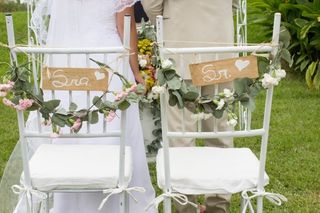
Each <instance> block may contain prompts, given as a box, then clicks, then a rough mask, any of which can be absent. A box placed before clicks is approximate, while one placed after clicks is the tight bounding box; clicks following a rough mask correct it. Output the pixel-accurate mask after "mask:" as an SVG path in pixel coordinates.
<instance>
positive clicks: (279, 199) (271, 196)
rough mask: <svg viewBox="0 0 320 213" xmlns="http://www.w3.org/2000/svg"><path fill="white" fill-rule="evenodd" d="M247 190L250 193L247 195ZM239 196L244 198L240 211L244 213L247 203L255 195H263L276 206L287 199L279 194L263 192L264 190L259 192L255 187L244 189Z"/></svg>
mask: <svg viewBox="0 0 320 213" xmlns="http://www.w3.org/2000/svg"><path fill="white" fill-rule="evenodd" d="M248 192H249V193H251V194H252V195H251V196H249V195H248ZM241 196H242V198H243V199H244V200H245V204H244V207H243V210H242V212H241V213H245V212H246V211H247V208H248V206H249V203H250V202H251V200H252V199H254V198H256V197H265V198H266V199H267V200H269V201H270V202H271V203H273V204H275V205H277V206H281V205H282V203H283V202H287V201H288V199H287V198H286V197H285V196H283V195H281V194H277V193H271V192H265V191H261V192H259V191H258V190H257V189H249V190H245V191H243V192H242V193H241Z"/></svg>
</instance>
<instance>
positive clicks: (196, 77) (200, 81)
mask: <svg viewBox="0 0 320 213" xmlns="http://www.w3.org/2000/svg"><path fill="white" fill-rule="evenodd" d="M189 67H190V72H191V78H192V83H193V84H194V85H196V86H205V85H212V84H219V83H224V82H230V81H233V80H234V79H236V78H257V77H258V76H259V74H258V63H257V57H256V56H246V57H239V58H233V59H226V60H219V61H211V62H205V63H199V64H190V65H189Z"/></svg>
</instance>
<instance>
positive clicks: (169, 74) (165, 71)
mask: <svg viewBox="0 0 320 213" xmlns="http://www.w3.org/2000/svg"><path fill="white" fill-rule="evenodd" d="M161 72H162V73H163V74H164V76H165V78H166V80H167V81H169V80H171V79H172V78H173V77H174V76H175V75H176V71H175V70H174V69H171V68H167V69H162V70H161Z"/></svg>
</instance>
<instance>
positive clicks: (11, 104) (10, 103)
mask: <svg viewBox="0 0 320 213" xmlns="http://www.w3.org/2000/svg"><path fill="white" fill-rule="evenodd" d="M2 102H3V104H4V105H6V106H8V107H15V104H14V103H12V101H10V100H9V99H6V98H4V99H3V100H2Z"/></svg>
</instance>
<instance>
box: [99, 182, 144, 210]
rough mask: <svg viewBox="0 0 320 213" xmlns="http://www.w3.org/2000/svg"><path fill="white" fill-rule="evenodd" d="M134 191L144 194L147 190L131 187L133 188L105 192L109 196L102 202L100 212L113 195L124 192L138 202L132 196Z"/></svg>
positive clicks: (106, 190)
mask: <svg viewBox="0 0 320 213" xmlns="http://www.w3.org/2000/svg"><path fill="white" fill-rule="evenodd" d="M133 191H135V192H141V193H144V192H145V191H146V190H145V189H144V188H143V187H131V188H125V187H119V188H115V189H105V190H103V194H108V195H107V196H106V197H105V198H104V199H103V200H102V202H101V204H100V206H99V208H98V210H99V211H100V210H101V209H102V208H103V206H104V204H105V203H106V202H107V201H108V199H109V198H110V197H111V196H112V195H115V194H120V193H122V192H127V193H128V194H129V195H130V197H131V198H132V199H133V200H134V201H135V202H138V200H137V199H136V198H135V197H134V196H133V194H132V192H133Z"/></svg>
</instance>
